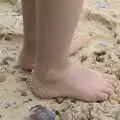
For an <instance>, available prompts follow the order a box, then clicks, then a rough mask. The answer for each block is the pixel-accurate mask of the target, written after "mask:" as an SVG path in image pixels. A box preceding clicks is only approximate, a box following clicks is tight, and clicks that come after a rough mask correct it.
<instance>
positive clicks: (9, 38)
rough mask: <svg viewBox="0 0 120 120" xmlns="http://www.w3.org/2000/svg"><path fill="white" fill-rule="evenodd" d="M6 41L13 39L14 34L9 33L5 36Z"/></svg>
mask: <svg viewBox="0 0 120 120" xmlns="http://www.w3.org/2000/svg"><path fill="white" fill-rule="evenodd" d="M5 40H6V41H12V40H13V35H12V34H11V33H9V34H8V35H6V36H5Z"/></svg>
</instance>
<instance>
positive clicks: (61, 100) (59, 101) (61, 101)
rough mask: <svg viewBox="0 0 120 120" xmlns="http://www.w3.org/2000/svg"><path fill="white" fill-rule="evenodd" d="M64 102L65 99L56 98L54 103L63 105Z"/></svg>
mask: <svg viewBox="0 0 120 120" xmlns="http://www.w3.org/2000/svg"><path fill="white" fill-rule="evenodd" d="M64 100H65V98H56V102H57V103H58V104H61V103H63V101H64Z"/></svg>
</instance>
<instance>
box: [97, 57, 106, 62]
mask: <svg viewBox="0 0 120 120" xmlns="http://www.w3.org/2000/svg"><path fill="white" fill-rule="evenodd" d="M96 61H97V62H104V61H105V59H104V58H103V57H100V56H98V57H96Z"/></svg>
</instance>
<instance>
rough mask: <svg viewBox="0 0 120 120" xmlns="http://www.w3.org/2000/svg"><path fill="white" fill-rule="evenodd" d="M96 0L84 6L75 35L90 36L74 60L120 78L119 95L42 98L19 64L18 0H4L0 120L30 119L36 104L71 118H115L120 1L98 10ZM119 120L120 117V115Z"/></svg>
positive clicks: (119, 73) (119, 105) (119, 69)
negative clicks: (96, 99) (86, 99)
mask: <svg viewBox="0 0 120 120" xmlns="http://www.w3.org/2000/svg"><path fill="white" fill-rule="evenodd" d="M95 2H96V0H91V1H89V2H87V3H88V5H87V4H86V5H85V8H84V13H83V14H82V16H81V20H79V23H78V26H77V29H76V31H75V34H74V38H73V39H78V38H79V37H80V36H85V37H88V38H90V42H89V43H88V44H86V45H85V46H84V47H83V48H81V49H80V50H79V51H78V52H77V53H76V54H75V55H74V56H72V57H73V58H75V59H76V61H77V62H78V63H79V64H83V65H85V66H87V67H89V68H92V69H94V70H98V71H100V72H102V73H107V74H113V75H116V76H117V82H118V87H117V90H116V95H117V96H116V97H115V98H114V99H113V98H110V99H109V100H107V101H104V102H101V103H100V102H98V103H85V102H82V101H79V100H71V99H64V100H63V99H59V100H57V101H56V100H55V99H54V100H40V99H37V98H35V97H34V96H33V95H32V93H31V92H30V90H29V86H27V84H26V79H28V78H30V73H26V72H24V71H22V70H20V69H19V68H18V66H16V65H17V62H18V56H19V54H20V50H21V47H22V43H23V21H22V14H21V11H20V8H19V7H20V4H19V3H17V5H16V0H13V1H12V0H10V1H9V0H6V2H5V0H1V1H0V120H26V119H27V118H26V117H28V116H29V114H30V111H29V109H30V108H31V107H33V106H36V105H42V106H46V107H47V108H51V109H54V110H56V111H58V112H59V113H60V114H64V116H67V117H66V118H65V120H67V118H68V116H69V117H70V118H69V120H70V119H71V120H114V119H115V118H116V115H117V116H119V114H120V113H119V108H120V82H119V80H120V35H119V30H120V7H119V6H120V1H119V0H109V7H108V8H98V7H97V6H96V4H95ZM116 120H120V117H119V119H116Z"/></svg>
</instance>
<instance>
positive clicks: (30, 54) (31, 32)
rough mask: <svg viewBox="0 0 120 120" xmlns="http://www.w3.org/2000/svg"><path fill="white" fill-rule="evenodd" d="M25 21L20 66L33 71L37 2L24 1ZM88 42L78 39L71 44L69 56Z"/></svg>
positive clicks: (33, 0)
mask: <svg viewBox="0 0 120 120" xmlns="http://www.w3.org/2000/svg"><path fill="white" fill-rule="evenodd" d="M22 6H23V19H24V45H23V49H22V52H21V56H20V65H21V68H23V69H26V70H28V69H32V68H33V64H34V54H35V41H36V40H35V29H36V28H35V20H36V19H35V0H22ZM87 41H88V40H87V39H83V38H82V37H81V38H78V39H75V40H73V41H72V42H71V49H70V52H69V55H72V54H74V53H75V52H76V51H77V50H78V49H79V48H80V47H82V46H83V45H84V44H85V43H86V42H87Z"/></svg>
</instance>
